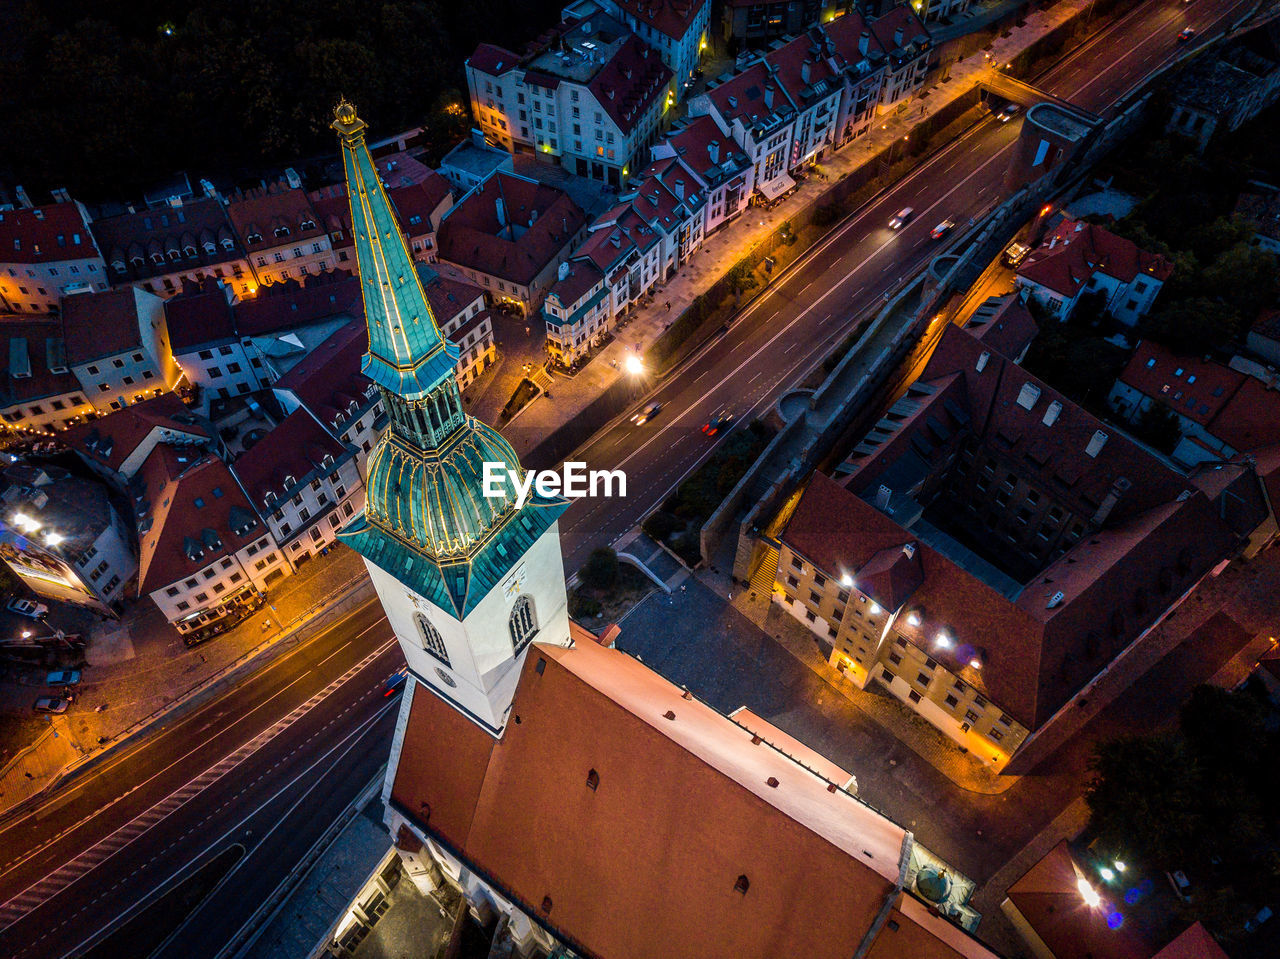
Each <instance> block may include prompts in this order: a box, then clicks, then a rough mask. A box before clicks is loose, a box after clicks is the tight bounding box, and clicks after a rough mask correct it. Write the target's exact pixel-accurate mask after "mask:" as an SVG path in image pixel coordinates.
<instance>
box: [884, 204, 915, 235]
mask: <svg viewBox="0 0 1280 959" xmlns="http://www.w3.org/2000/svg"><path fill="white" fill-rule="evenodd" d="M915 215H916V211H915V210H913V209H912V208H911V207H909V206H904V207H903V208H902V209H901V210H899V211H898V212H897V213H895V214H894V215H893V216H891V217H889V229H891V230H901V229H902V228H903V227H904V226H906V225H907V224H908V223H909V222H910V221H911V218H912V217H913V216H915Z"/></svg>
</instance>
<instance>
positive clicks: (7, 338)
mask: <svg viewBox="0 0 1280 959" xmlns="http://www.w3.org/2000/svg"><path fill="white" fill-rule="evenodd" d="M15 340H26V357H27V362H28V363H29V364H30V366H31V375H30V376H17V377H15V376H13V375H12V370H13V367H12V363H13V359H12V356H13V350H14V341H15ZM0 343H3V347H2V348H3V350H4V354H3V356H2V357H0V359H3V361H4V364H5V365H4V368H3V375H4V379H3V381H0V382H2V383H3V389H0V405H3V406H6V407H7V406H12V405H14V404H15V403H22V402H25V401H27V400H38V399H43V398H44V397H46V396H65V395H66V394H68V393H81V394H83V390H81V388H80V381H79V380H77V379H76V377H75V374H74V373H72V372H71V371H70V370H68V371H67V372H65V373H54V372H52V371H51V370H50V369H49V361H50V359H51V357H50V349H51V348H52V352H53V357H52V358H53V361H54V365H57V364H58V363H62V364H65V363H66V357H65V356H60V355H59V354H60V353H65V347H64V345H63V340H62V321H61V320H60V319H57V318H54V317H50V318H47V319H41V320H35V319H22V320H16V319H3V320H0Z"/></svg>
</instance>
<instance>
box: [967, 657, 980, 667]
mask: <svg viewBox="0 0 1280 959" xmlns="http://www.w3.org/2000/svg"><path fill="white" fill-rule="evenodd" d="M969 665H970V666H972V667H973V668H974V669H981V668H982V660H980V659H979V658H978V657H977V656H975V657H973V659H971V660H969Z"/></svg>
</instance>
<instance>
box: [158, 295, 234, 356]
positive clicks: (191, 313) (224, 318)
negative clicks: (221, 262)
mask: <svg viewBox="0 0 1280 959" xmlns="http://www.w3.org/2000/svg"><path fill="white" fill-rule="evenodd" d="M182 290H183V291H182V292H181V293H180V294H178V295H177V296H175V297H171V298H170V299H168V300H166V301H165V304H164V316H165V323H166V325H167V326H168V327H169V346H170V348H171V349H172V350H173V352H174V353H175V354H181V353H185V352H189V351H190V350H191V349H193V348H195V347H198V346H202V345H204V344H206V343H216V342H221V341H224V340H231V339H235V336H236V327H235V317H234V316H233V315H232V312H231V304H230V302H228V300H227V293H226V290H225V288H224V287H223V286H222V284H220V283H219V282H218V280H217V279H216V278H215V277H211V276H209V277H205V281H204V284H203V285H201V286H197V285H196V284H194V283H184V284H183V287H182Z"/></svg>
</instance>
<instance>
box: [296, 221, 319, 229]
mask: <svg viewBox="0 0 1280 959" xmlns="http://www.w3.org/2000/svg"><path fill="white" fill-rule="evenodd" d="M300 226H301V228H302V229H304V230H314V229H315V228H316V222H315V220H311V219H306V220H303V221H302V223H301V224H300Z"/></svg>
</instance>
